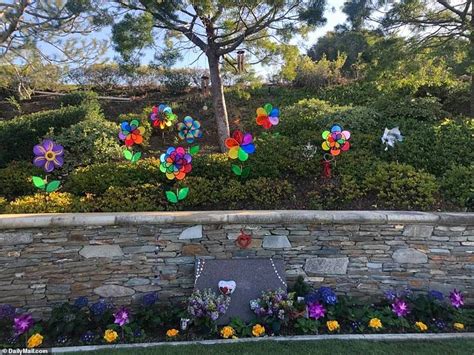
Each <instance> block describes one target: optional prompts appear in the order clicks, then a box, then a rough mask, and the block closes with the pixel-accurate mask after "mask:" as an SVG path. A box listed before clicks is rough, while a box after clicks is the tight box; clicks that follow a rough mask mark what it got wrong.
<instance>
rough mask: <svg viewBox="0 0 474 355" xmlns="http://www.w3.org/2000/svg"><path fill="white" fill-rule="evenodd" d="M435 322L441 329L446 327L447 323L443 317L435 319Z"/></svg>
mask: <svg viewBox="0 0 474 355" xmlns="http://www.w3.org/2000/svg"><path fill="white" fill-rule="evenodd" d="M434 324H435V325H436V328H438V329H439V330H443V329H444V328H446V323H445V322H444V321H442V320H441V319H435V321H434Z"/></svg>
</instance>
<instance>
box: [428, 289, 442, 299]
mask: <svg viewBox="0 0 474 355" xmlns="http://www.w3.org/2000/svg"><path fill="white" fill-rule="evenodd" d="M428 296H429V297H430V298H433V299H435V300H438V301H442V300H443V299H444V296H443V293H442V292H439V291H436V290H431V291H430V292H428Z"/></svg>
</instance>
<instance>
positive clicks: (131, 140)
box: [119, 120, 145, 147]
mask: <svg viewBox="0 0 474 355" xmlns="http://www.w3.org/2000/svg"><path fill="white" fill-rule="evenodd" d="M144 133H145V128H144V127H143V126H142V127H140V121H139V120H132V121H131V122H130V123H129V122H128V121H123V122H122V124H121V125H120V133H119V138H120V140H122V141H124V142H125V145H126V146H127V147H131V146H133V145H134V144H141V143H143V134H144Z"/></svg>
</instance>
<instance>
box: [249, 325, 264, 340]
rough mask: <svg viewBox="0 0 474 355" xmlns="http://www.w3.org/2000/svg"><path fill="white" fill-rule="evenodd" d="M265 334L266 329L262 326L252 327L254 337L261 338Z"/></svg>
mask: <svg viewBox="0 0 474 355" xmlns="http://www.w3.org/2000/svg"><path fill="white" fill-rule="evenodd" d="M263 334H265V327H263V326H261V325H260V324H255V325H254V326H253V327H252V335H253V336H254V337H259V336H262V335H263Z"/></svg>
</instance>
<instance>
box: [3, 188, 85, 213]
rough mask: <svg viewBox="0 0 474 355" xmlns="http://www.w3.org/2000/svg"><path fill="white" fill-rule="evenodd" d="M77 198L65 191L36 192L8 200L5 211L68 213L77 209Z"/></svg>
mask: <svg viewBox="0 0 474 355" xmlns="http://www.w3.org/2000/svg"><path fill="white" fill-rule="evenodd" d="M79 203H80V201H79V198H77V197H76V196H73V195H71V194H69V193H65V192H53V193H50V194H45V193H37V194H34V195H29V196H23V197H19V198H17V199H16V200H14V201H12V202H10V204H9V205H8V206H7V207H6V209H5V212H6V213H68V212H76V211H77V210H79Z"/></svg>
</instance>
